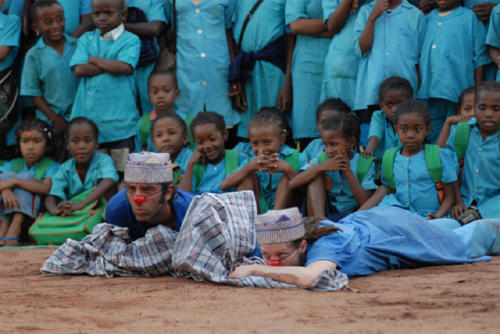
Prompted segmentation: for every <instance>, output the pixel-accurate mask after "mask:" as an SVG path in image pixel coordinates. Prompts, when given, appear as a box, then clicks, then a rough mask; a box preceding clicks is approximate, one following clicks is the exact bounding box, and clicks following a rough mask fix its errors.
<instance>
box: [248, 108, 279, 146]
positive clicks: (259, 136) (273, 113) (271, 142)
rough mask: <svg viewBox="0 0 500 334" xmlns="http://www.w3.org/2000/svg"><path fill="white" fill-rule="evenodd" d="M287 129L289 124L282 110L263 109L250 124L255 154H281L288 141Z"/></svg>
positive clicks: (251, 142) (251, 143) (249, 129)
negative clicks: (282, 147)
mask: <svg viewBox="0 0 500 334" xmlns="http://www.w3.org/2000/svg"><path fill="white" fill-rule="evenodd" d="M286 128H287V124H286V121H285V119H284V117H283V112H282V111H281V110H280V109H278V108H274V107H265V108H262V109H261V110H260V111H259V112H258V113H256V114H255V115H254V116H253V118H252V120H251V121H250V122H249V123H248V138H249V140H250V145H252V151H253V152H254V154H255V155H258V154H273V153H278V152H280V151H281V145H283V144H284V143H285V141H286V137H287V130H286Z"/></svg>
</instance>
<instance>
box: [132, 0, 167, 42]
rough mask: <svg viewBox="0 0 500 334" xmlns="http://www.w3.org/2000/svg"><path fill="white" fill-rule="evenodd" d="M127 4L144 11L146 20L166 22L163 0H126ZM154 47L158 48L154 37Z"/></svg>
mask: <svg viewBox="0 0 500 334" xmlns="http://www.w3.org/2000/svg"><path fill="white" fill-rule="evenodd" d="M127 6H128V7H129V8H130V7H135V8H138V9H140V10H142V11H143V12H144V14H145V15H146V18H147V20H148V22H151V21H162V22H164V23H168V21H167V18H166V16H165V7H164V4H163V0H127ZM154 41H155V47H156V49H159V46H158V43H157V40H156V37H155V38H154Z"/></svg>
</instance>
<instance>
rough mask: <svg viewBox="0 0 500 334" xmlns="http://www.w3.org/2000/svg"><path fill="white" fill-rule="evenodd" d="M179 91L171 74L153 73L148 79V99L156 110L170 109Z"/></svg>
mask: <svg viewBox="0 0 500 334" xmlns="http://www.w3.org/2000/svg"><path fill="white" fill-rule="evenodd" d="M179 93H180V92H179V90H178V89H177V85H176V84H175V80H174V77H173V76H171V75H155V76H153V77H152V78H151V79H150V80H149V89H148V94H149V101H150V102H151V104H152V105H153V106H154V107H155V109H156V111H157V112H162V111H167V110H170V109H172V107H173V106H174V102H175V100H177V98H178V97H179Z"/></svg>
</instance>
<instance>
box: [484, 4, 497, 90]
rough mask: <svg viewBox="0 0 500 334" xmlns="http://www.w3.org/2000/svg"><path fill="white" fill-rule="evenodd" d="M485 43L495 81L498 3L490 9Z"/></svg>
mask: <svg viewBox="0 0 500 334" xmlns="http://www.w3.org/2000/svg"><path fill="white" fill-rule="evenodd" d="M486 45H487V46H488V51H489V54H490V57H491V60H493V64H495V67H496V81H500V5H496V6H495V7H494V8H493V10H492V11H491V19H490V25H489V27H488V33H487V35H486Z"/></svg>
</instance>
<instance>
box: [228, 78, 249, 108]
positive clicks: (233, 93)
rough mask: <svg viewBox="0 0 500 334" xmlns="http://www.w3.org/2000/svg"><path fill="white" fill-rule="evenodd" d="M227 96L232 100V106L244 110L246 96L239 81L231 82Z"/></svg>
mask: <svg viewBox="0 0 500 334" xmlns="http://www.w3.org/2000/svg"><path fill="white" fill-rule="evenodd" d="M228 95H229V97H231V100H232V101H233V107H234V108H235V109H236V110H239V111H244V110H245V109H246V108H247V97H246V95H245V89H244V88H243V86H242V85H241V83H240V82H239V81H234V82H232V83H231V87H230V90H229V93H228Z"/></svg>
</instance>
